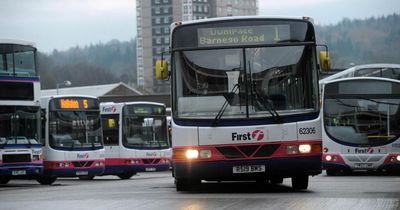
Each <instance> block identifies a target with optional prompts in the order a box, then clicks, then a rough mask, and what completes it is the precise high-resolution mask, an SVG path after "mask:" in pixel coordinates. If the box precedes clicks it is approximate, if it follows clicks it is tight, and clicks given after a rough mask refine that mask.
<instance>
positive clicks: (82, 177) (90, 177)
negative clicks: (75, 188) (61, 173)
mask: <svg viewBox="0 0 400 210" xmlns="http://www.w3.org/2000/svg"><path fill="white" fill-rule="evenodd" d="M78 178H79V179H80V180H93V179H94V176H89V175H88V176H78Z"/></svg>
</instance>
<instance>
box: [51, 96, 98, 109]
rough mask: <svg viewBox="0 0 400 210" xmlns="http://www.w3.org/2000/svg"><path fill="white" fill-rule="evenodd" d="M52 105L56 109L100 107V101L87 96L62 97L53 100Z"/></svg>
mask: <svg viewBox="0 0 400 210" xmlns="http://www.w3.org/2000/svg"><path fill="white" fill-rule="evenodd" d="M52 104H53V105H52V107H54V108H56V109H77V110H78V109H80V110H86V109H96V108H98V103H96V102H95V100H93V99H85V98H60V99H56V100H54V101H53V102H52Z"/></svg>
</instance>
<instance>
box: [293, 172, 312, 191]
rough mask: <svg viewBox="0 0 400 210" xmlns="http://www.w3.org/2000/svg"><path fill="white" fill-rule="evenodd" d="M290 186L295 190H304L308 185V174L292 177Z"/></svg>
mask: <svg viewBox="0 0 400 210" xmlns="http://www.w3.org/2000/svg"><path fill="white" fill-rule="evenodd" d="M292 187H293V188H294V189H296V190H305V189H307V187H308V175H300V176H294V177H292Z"/></svg>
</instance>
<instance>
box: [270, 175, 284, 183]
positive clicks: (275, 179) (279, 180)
mask: <svg viewBox="0 0 400 210" xmlns="http://www.w3.org/2000/svg"><path fill="white" fill-rule="evenodd" d="M270 182H271V184H282V183H283V178H282V177H274V178H271V179H270Z"/></svg>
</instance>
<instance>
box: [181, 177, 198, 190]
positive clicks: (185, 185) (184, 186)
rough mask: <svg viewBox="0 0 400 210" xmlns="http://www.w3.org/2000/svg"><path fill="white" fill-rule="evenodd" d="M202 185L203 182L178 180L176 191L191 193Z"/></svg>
mask: <svg viewBox="0 0 400 210" xmlns="http://www.w3.org/2000/svg"><path fill="white" fill-rule="evenodd" d="M200 184H201V180H189V179H176V178H175V186H176V191H189V190H192V189H193V188H194V187H197V186H199V185H200Z"/></svg>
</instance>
